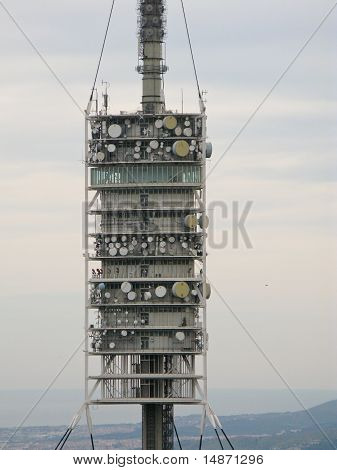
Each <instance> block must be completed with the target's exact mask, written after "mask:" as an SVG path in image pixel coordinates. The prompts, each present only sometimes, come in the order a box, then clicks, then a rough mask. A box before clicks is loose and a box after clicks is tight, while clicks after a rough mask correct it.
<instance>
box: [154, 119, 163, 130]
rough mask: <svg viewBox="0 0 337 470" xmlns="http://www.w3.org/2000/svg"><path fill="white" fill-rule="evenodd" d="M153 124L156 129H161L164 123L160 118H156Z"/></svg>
mask: <svg viewBox="0 0 337 470" xmlns="http://www.w3.org/2000/svg"><path fill="white" fill-rule="evenodd" d="M154 125H155V127H156V128H157V129H161V128H162V127H163V125H164V123H163V121H162V120H161V119H157V121H156V122H155V123H154Z"/></svg>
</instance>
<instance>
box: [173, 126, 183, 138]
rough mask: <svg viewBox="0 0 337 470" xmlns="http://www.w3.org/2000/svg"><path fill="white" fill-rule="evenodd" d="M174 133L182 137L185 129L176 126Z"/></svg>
mask: <svg viewBox="0 0 337 470" xmlns="http://www.w3.org/2000/svg"><path fill="white" fill-rule="evenodd" d="M174 133H175V135H176V136H177V137H180V136H181V134H182V133H183V130H182V128H181V127H176V128H175V129H174Z"/></svg>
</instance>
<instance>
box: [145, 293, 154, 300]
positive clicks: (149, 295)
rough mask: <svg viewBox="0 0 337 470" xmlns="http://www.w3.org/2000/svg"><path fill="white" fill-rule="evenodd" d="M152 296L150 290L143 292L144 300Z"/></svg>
mask: <svg viewBox="0 0 337 470" xmlns="http://www.w3.org/2000/svg"><path fill="white" fill-rule="evenodd" d="M151 298H152V294H151V292H144V300H150V299H151Z"/></svg>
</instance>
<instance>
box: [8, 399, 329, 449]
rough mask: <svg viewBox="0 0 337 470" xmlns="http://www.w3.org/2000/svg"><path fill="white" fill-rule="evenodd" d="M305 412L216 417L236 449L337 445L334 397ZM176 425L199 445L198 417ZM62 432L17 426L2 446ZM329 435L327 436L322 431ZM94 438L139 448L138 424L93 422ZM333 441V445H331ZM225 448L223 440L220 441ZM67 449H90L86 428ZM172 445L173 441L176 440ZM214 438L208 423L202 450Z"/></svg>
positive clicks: (37, 443)
mask: <svg viewBox="0 0 337 470" xmlns="http://www.w3.org/2000/svg"><path fill="white" fill-rule="evenodd" d="M309 411H310V414H311V415H312V417H313V420H315V421H316V422H317V423H319V426H320V427H321V430H322V431H321V430H320V429H319V427H318V426H317V425H315V424H314V422H313V420H312V419H311V418H310V417H309V415H308V414H307V413H306V412H305V411H296V412H285V413H264V414H243V415H233V416H223V417H221V418H220V419H221V422H222V424H223V427H224V429H225V431H226V432H227V434H228V435H229V436H230V439H231V441H232V443H233V445H234V447H235V449H237V450H246V449H247V450H254V449H264V450H268V449H281V450H282V449H284V450H285V449H301V450H323V449H324V450H328V449H332V445H334V446H335V447H337V400H334V401H329V402H327V403H324V404H322V405H319V406H315V407H313V408H311V409H310V410H309ZM175 424H176V427H177V429H178V433H179V437H180V440H181V442H182V446H183V449H186V450H193V449H197V448H198V443H199V432H200V431H199V429H200V416H198V415H191V416H184V417H181V416H177V417H176V419H175ZM13 430H14V428H1V429H0V441H1V444H3V443H4V442H6V440H7V439H8V438H9V436H10V435H11V434H12V433H13ZM64 431H65V426H33V427H24V428H23V429H21V430H20V431H19V432H18V434H17V435H16V436H15V438H14V439H13V440H12V441H11V443H10V444H9V445H8V446H7V449H35V450H36V449H40V450H43V449H54V447H55V446H56V444H57V442H58V440H59V439H60V437H61V436H62V434H63V432H64ZM323 432H324V433H325V434H326V435H327V436H328V438H329V440H330V441H331V442H329V440H328V439H327V438H326V437H325V436H324V434H323ZM94 438H95V443H96V448H97V449H102V450H105V449H120V450H123V449H125V450H126V449H133V450H137V449H140V448H141V424H140V423H130V424H112V425H98V426H95V431H94ZM331 443H332V444H331ZM224 447H225V448H226V444H225V442H224ZM65 448H66V449H78V450H85V449H90V448H91V447H90V442H89V436H88V431H87V428H86V427H85V426H83V425H81V426H78V428H77V429H76V430H75V431H74V433H73V434H72V436H71V438H70V439H69V441H68V442H67V445H66V447H65ZM176 448H178V447H177V443H176ZM219 448H220V447H219V442H218V440H217V438H216V436H215V434H214V431H213V429H212V428H211V427H210V426H208V427H207V429H206V433H205V438H204V444H203V449H205V450H206V449H207V450H213V449H217V450H219Z"/></svg>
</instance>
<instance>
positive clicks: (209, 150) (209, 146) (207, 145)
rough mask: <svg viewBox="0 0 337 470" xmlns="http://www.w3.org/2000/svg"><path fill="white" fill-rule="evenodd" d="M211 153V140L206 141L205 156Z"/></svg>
mask: <svg viewBox="0 0 337 470" xmlns="http://www.w3.org/2000/svg"><path fill="white" fill-rule="evenodd" d="M212 153H213V145H212V142H206V158H211V156H212Z"/></svg>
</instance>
